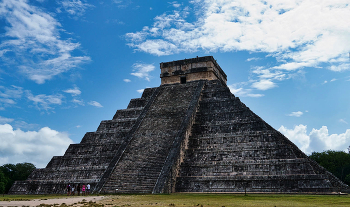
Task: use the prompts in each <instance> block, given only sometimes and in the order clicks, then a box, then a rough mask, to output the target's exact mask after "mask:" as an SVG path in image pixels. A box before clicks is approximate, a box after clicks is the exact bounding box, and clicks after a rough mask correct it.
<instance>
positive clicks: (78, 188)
mask: <svg viewBox="0 0 350 207" xmlns="http://www.w3.org/2000/svg"><path fill="white" fill-rule="evenodd" d="M77 191H78V196H80V183H79V184H78V186H77Z"/></svg>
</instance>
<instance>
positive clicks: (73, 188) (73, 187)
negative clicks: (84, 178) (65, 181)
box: [71, 185, 75, 196]
mask: <svg viewBox="0 0 350 207" xmlns="http://www.w3.org/2000/svg"><path fill="white" fill-rule="evenodd" d="M74 192H75V185H72V194H71V195H72V196H74Z"/></svg>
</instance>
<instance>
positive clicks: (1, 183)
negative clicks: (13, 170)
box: [0, 169, 7, 194]
mask: <svg viewBox="0 0 350 207" xmlns="http://www.w3.org/2000/svg"><path fill="white" fill-rule="evenodd" d="M6 184H7V178H6V177H5V175H4V173H3V172H2V170H1V169H0V194H4V193H5V189H6Z"/></svg>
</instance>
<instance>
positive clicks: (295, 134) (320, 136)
mask: <svg viewBox="0 0 350 207" xmlns="http://www.w3.org/2000/svg"><path fill="white" fill-rule="evenodd" d="M278 131H280V132H281V133H282V134H284V135H285V136H286V137H288V138H289V139H290V140H291V141H292V142H294V144H296V145H297V146H298V147H299V148H300V149H301V150H302V151H303V152H305V153H306V154H311V153H312V152H322V151H325V150H342V151H346V150H347V148H348V147H349V143H350V129H347V130H346V131H345V133H342V134H329V132H328V128H327V126H322V127H321V128H320V129H312V130H311V132H310V133H308V132H307V126H306V125H302V124H300V125H298V126H295V127H294V129H287V128H286V127H284V126H281V127H280V128H279V129H278Z"/></svg>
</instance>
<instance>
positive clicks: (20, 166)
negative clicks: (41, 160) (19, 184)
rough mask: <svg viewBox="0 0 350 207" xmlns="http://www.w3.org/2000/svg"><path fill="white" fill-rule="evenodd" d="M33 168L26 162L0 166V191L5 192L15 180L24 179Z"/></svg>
mask: <svg viewBox="0 0 350 207" xmlns="http://www.w3.org/2000/svg"><path fill="white" fill-rule="evenodd" d="M34 169H35V166H34V165H33V164H32V163H27V162H24V163H17V164H5V165H3V166H0V193H1V194H3V193H7V192H8V191H9V190H10V188H11V186H12V184H13V183H14V182H15V181H16V180H26V179H27V178H28V176H29V175H30V173H32V171H33V170H34Z"/></svg>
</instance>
